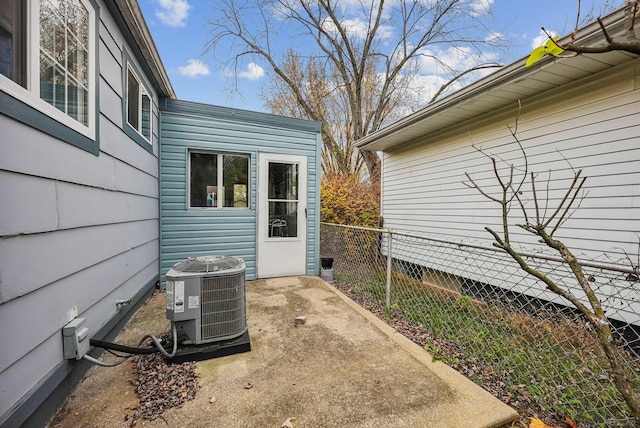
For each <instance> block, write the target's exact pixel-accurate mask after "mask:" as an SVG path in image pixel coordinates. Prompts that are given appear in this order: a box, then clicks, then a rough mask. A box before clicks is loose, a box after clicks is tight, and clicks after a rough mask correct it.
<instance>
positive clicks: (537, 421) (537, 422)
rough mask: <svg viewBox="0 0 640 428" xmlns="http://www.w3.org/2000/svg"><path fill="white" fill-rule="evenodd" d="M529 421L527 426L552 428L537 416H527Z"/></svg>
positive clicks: (531, 427) (530, 427)
mask: <svg viewBox="0 0 640 428" xmlns="http://www.w3.org/2000/svg"><path fill="white" fill-rule="evenodd" d="M529 420H530V421H531V423H530V424H529V428H553V427H552V426H551V425H547V424H545V423H544V422H542V421H541V420H540V419H537V418H529Z"/></svg>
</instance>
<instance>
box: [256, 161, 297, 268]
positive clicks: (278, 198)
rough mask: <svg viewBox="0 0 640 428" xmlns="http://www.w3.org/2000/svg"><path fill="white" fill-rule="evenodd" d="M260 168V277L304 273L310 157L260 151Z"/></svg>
mask: <svg viewBox="0 0 640 428" xmlns="http://www.w3.org/2000/svg"><path fill="white" fill-rule="evenodd" d="M258 168H259V171H258V249H257V250H258V266H257V271H258V278H269V277H275V276H288V275H304V274H305V273H306V262H307V257H306V254H307V251H306V250H307V158H306V157H305V156H293V155H279V154H273V153H260V156H259V163H258Z"/></svg>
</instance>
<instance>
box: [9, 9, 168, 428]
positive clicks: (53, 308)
mask: <svg viewBox="0 0 640 428" xmlns="http://www.w3.org/2000/svg"><path fill="white" fill-rule="evenodd" d="M98 3H99V4H100V5H101V6H102V7H101V8H100V24H99V36H100V40H99V43H98V52H97V58H98V59H99V61H100V80H99V82H98V84H99V100H100V105H99V113H100V114H99V127H98V129H99V132H100V134H99V141H100V152H99V153H98V155H97V156H96V155H94V154H91V153H87V152H86V151H84V150H79V149H77V148H76V147H73V146H72V145H70V144H68V143H67V142H65V141H60V140H57V139H56V138H53V137H51V136H49V135H47V134H44V133H42V132H40V131H39V130H37V129H33V128H30V127H29V126H27V125H25V124H23V123H21V122H18V121H14V120H12V119H10V118H8V117H6V116H2V115H0V129H2V138H1V139H0V219H1V220H0V275H1V276H2V281H1V282H0V323H2V325H5V326H7V325H10V326H12V328H5V329H3V330H2V331H1V332H0V343H3V344H8V343H11V344H12V346H10V347H8V348H7V349H5V350H4V351H3V352H0V385H2V388H0V423H2V421H3V420H4V419H5V418H7V417H8V415H9V414H10V412H11V409H12V408H15V406H17V405H18V404H19V403H21V402H22V401H23V400H29V397H30V395H29V394H30V393H32V392H33V391H32V388H37V387H38V385H41V384H42V382H45V381H46V380H47V379H48V377H49V376H51V374H52V373H54V372H56V370H58V369H60V368H64V367H68V368H69V369H71V368H72V367H73V366H74V364H73V363H72V362H67V361H65V360H64V359H63V355H62V337H61V336H62V335H61V333H60V330H61V328H62V326H64V325H65V324H66V323H67V322H68V320H67V312H68V311H69V310H70V309H71V308H72V307H73V306H77V308H78V312H79V314H80V316H83V317H85V318H86V319H87V326H88V327H89V330H90V333H89V334H90V336H91V335H93V334H95V333H96V332H97V331H99V330H100V329H101V328H102V327H104V326H105V325H108V324H109V322H110V320H112V319H114V318H117V317H118V316H119V314H120V313H121V312H120V310H119V309H118V307H117V305H116V300H125V299H130V298H132V297H133V296H136V295H140V292H141V291H142V290H144V289H146V288H147V287H149V284H152V283H153V282H154V281H155V280H156V279H157V278H158V272H159V251H160V234H159V228H160V224H159V223H160V220H159V201H158V200H159V192H158V177H159V172H160V171H159V166H158V158H157V155H154V154H153V153H149V152H148V151H147V150H145V149H144V148H142V147H141V146H140V145H138V144H137V143H136V142H134V141H133V140H131V139H130V138H129V137H128V136H127V135H126V134H125V133H124V132H123V129H122V117H123V113H122V96H123V82H122V66H123V63H122V55H123V54H122V50H123V49H126V48H127V46H126V43H125V42H124V40H123V36H122V34H121V32H120V31H119V30H118V29H117V27H116V26H115V21H114V20H113V18H112V17H111V16H110V15H109V13H108V10H107V9H106V8H105V7H104V4H101V3H100V1H98ZM156 100H157V97H156ZM154 108H155V110H156V111H155V112H154V115H155V117H156V119H157V116H158V113H157V105H155V106H154ZM155 123H156V125H155V131H154V132H155V136H154V153H157V152H158V139H157V133H158V128H157V123H158V121H157V120H156V122H155ZM63 371H64V370H63Z"/></svg>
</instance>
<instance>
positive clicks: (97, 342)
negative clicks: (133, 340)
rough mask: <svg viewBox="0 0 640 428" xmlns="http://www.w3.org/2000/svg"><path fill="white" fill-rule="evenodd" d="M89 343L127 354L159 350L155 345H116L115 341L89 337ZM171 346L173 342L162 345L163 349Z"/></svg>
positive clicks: (148, 352)
mask: <svg viewBox="0 0 640 428" xmlns="http://www.w3.org/2000/svg"><path fill="white" fill-rule="evenodd" d="M89 344H90V345H91V346H93V347H96V348H102V349H111V350H113V351H118V352H126V353H128V354H155V353H156V352H160V350H159V349H158V348H157V347H155V346H154V347H153V348H134V347H132V346H125V345H118V344H117V343H111V342H105V341H102V340H97V339H91V340H90V341H89ZM172 346H173V344H171V343H167V344H166V345H162V347H163V348H164V349H165V351H168V350H170V349H171V347H172Z"/></svg>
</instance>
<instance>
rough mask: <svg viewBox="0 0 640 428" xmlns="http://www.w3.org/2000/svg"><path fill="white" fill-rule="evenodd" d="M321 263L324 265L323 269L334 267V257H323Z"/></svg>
mask: <svg viewBox="0 0 640 428" xmlns="http://www.w3.org/2000/svg"><path fill="white" fill-rule="evenodd" d="M320 264H321V265H322V269H332V268H333V257H321V258H320Z"/></svg>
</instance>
